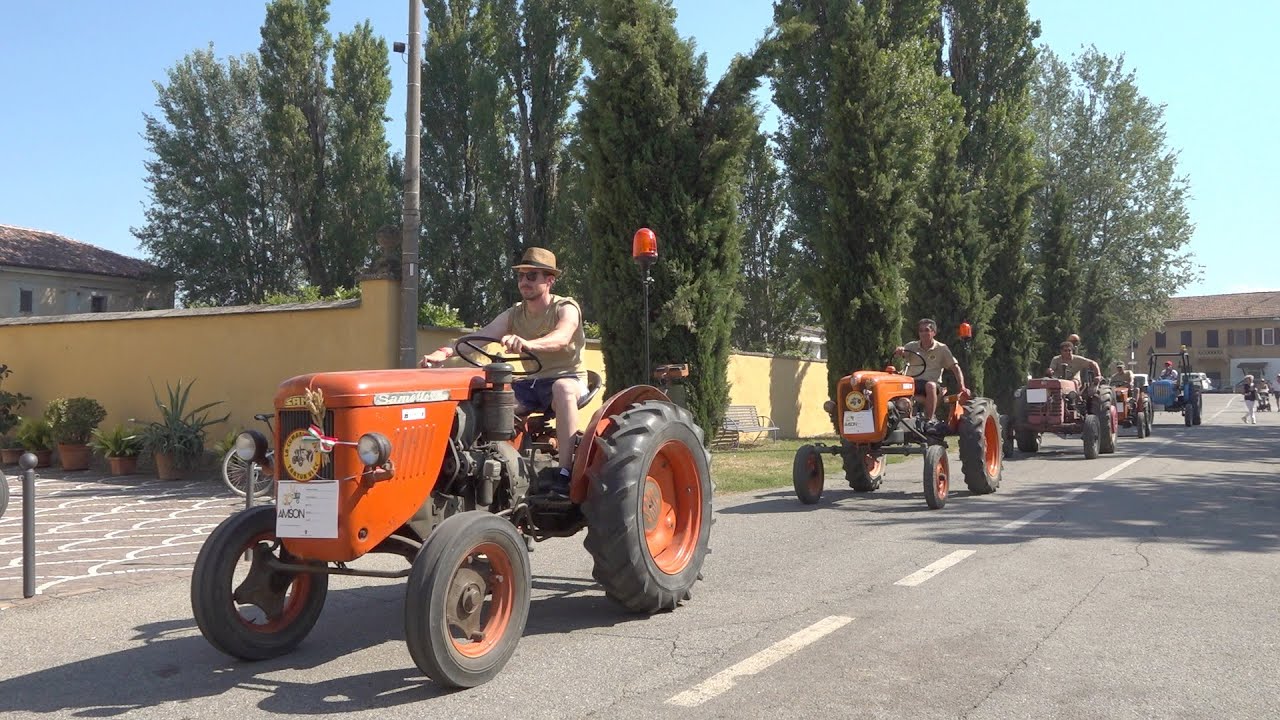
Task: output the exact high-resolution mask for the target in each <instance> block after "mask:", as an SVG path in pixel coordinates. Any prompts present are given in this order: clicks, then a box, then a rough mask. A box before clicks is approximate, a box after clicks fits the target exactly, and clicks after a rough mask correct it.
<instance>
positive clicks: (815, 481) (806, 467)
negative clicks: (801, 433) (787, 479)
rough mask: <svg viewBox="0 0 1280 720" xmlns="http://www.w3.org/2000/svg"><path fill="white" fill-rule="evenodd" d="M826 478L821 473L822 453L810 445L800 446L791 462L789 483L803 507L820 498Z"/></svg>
mask: <svg viewBox="0 0 1280 720" xmlns="http://www.w3.org/2000/svg"><path fill="white" fill-rule="evenodd" d="M825 482H826V477H825V476H824V474H823V472H822V453H820V452H818V449H817V448H816V447H814V446H812V445H801V446H800V449H799V450H796V457H795V460H793V461H792V462H791V483H792V484H793V485H795V488H796V497H798V498H800V502H802V503H804V504H805V505H812V504H814V503H816V502H818V500H819V499H820V498H821V497H822V487H823V485H824V483H825Z"/></svg>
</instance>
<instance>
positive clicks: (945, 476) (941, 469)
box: [924, 445, 951, 510]
mask: <svg viewBox="0 0 1280 720" xmlns="http://www.w3.org/2000/svg"><path fill="white" fill-rule="evenodd" d="M950 493H951V463H950V461H948V460H947V448H946V447H944V446H942V445H930V446H929V447H927V448H925V450H924V501H925V502H926V503H928V505H929V507H930V509H933V510H939V509H941V508H942V507H943V506H945V505H946V504H947V495H949V494H950Z"/></svg>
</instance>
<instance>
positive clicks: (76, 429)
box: [44, 397, 107, 470]
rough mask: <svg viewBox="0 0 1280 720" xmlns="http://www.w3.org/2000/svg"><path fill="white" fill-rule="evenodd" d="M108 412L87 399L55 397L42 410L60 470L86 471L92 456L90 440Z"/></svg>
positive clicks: (95, 402)
mask: <svg viewBox="0 0 1280 720" xmlns="http://www.w3.org/2000/svg"><path fill="white" fill-rule="evenodd" d="M106 417H107V411H106V409H105V408H103V407H102V405H100V404H99V403H98V401H97V400H94V399H92V398H87V397H73V398H56V399H54V400H53V401H52V402H50V403H49V405H48V406H47V407H46V408H45V410H44V419H45V420H48V421H49V430H50V431H51V432H52V433H53V441H54V442H55V443H57V445H58V459H59V461H60V462H61V463H62V469H63V470H88V469H89V461H90V460H91V459H92V458H93V453H92V451H91V450H90V448H89V440H90V439H91V438H92V437H93V431H94V429H95V428H97V427H98V423H100V422H102V421H103V419H105V418H106Z"/></svg>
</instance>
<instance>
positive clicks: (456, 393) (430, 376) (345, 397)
mask: <svg viewBox="0 0 1280 720" xmlns="http://www.w3.org/2000/svg"><path fill="white" fill-rule="evenodd" d="M484 386H485V380H484V371H483V370H481V369H479V368H433V369H428V370H346V371H341V372H320V373H310V374H308V375H298V376H296V377H291V378H289V379H288V380H285V381H284V382H282V383H280V387H279V388H278V389H277V390H276V397H275V406H276V407H277V408H289V407H298V408H305V407H307V397H308V393H312V394H314V393H315V391H317V390H318V391H320V392H321V394H322V396H323V402H324V406H325V407H326V408H330V409H332V408H340V407H370V406H375V405H406V404H409V403H426V402H442V401H454V402H460V401H463V400H467V399H468V398H470V397H471V394H472V392H474V391H475V390H477V389H480V388H483V387H484Z"/></svg>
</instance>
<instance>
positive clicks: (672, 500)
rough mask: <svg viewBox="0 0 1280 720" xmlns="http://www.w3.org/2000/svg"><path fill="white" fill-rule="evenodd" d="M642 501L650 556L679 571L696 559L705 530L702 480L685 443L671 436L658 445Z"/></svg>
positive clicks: (671, 572)
mask: <svg viewBox="0 0 1280 720" xmlns="http://www.w3.org/2000/svg"><path fill="white" fill-rule="evenodd" d="M641 503H642V513H643V515H644V517H643V520H644V539H645V544H646V545H647V546H648V549H649V555H650V557H652V558H653V562H654V564H655V565H657V566H658V569H659V570H661V571H662V572H664V573H666V574H668V575H676V574H678V573H679V572H680V571H682V570H684V569H685V568H686V567H688V566H689V563H690V562H691V561H692V560H693V556H694V550H695V549H696V548H697V546H698V537H699V535H701V533H702V481H701V478H699V476H698V466H697V464H696V463H694V461H693V454H692V453H691V452H690V451H689V448H688V447H686V446H685V445H684V444H683V443H679V442H675V441H673V440H668V441H667V442H665V443H663V444H662V446H661V447H659V448H658V452H657V454H656V455H655V456H654V458H653V462H652V463H651V464H650V465H649V469H648V473H647V474H646V476H645V484H644V494H643V496H642V498H641Z"/></svg>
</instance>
